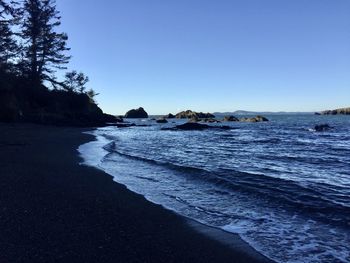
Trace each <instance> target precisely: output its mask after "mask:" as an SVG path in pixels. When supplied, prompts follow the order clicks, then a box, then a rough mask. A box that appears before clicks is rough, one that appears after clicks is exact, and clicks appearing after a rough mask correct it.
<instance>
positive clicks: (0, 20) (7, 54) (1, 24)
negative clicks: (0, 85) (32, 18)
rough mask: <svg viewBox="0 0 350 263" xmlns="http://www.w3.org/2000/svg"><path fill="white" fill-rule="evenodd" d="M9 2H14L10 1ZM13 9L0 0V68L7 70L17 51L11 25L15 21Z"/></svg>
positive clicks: (3, 70)
mask: <svg viewBox="0 0 350 263" xmlns="http://www.w3.org/2000/svg"><path fill="white" fill-rule="evenodd" d="M11 4H14V2H13V1H12V2H11ZM14 12H15V10H14V9H13V8H11V6H10V5H9V4H8V3H7V2H5V1H3V0H0V70H1V71H2V72H5V71H7V70H9V69H10V68H11V66H12V64H13V62H14V59H15V57H16V54H17V52H18V46H17V43H16V41H15V39H14V33H13V31H12V28H11V27H12V26H13V25H14V23H15V19H14Z"/></svg>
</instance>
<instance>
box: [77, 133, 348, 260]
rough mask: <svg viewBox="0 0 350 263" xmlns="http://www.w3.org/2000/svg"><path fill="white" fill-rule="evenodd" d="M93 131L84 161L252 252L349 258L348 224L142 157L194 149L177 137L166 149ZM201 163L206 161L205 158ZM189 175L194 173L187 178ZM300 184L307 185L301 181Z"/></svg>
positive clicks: (278, 257)
mask: <svg viewBox="0 0 350 263" xmlns="http://www.w3.org/2000/svg"><path fill="white" fill-rule="evenodd" d="M140 133H142V130H141V131H140ZM94 134H95V135H96V141H93V142H90V143H87V144H84V145H82V146H80V147H79V152H80V153H81V156H82V157H83V159H84V164H86V165H90V166H94V167H97V168H99V169H102V170H104V171H105V172H107V173H109V174H111V175H112V176H113V177H114V179H115V180H116V181H117V182H119V183H122V184H124V185H126V186H127V187H128V188H129V189H130V190H132V191H134V192H137V193H139V194H142V195H144V196H145V197H146V198H147V199H148V200H150V201H152V202H154V203H157V204H161V205H163V206H164V207H166V208H168V209H171V210H173V211H175V212H177V213H179V214H181V215H183V216H186V217H189V218H192V219H195V220H197V221H199V222H201V223H204V224H207V225H210V226H214V227H217V228H221V229H223V230H225V231H228V232H232V233H238V234H239V235H240V236H241V237H242V238H243V239H244V240H245V241H246V242H248V243H249V244H250V245H251V246H253V247H254V248H255V249H256V250H258V251H259V252H261V253H262V254H264V255H266V256H268V257H269V258H271V259H273V260H275V261H277V262H292V263H294V262H350V249H349V247H348V244H350V235H349V229H348V228H344V227H341V226H332V225H329V224H327V223H324V222H322V221H319V220H317V219H310V218H308V217H307V215H304V214H300V213H298V212H295V213H293V212H292V211H291V210H290V209H289V208H288V207H285V206H284V204H283V203H281V204H276V203H270V202H269V200H268V199H264V198H261V197H259V196H255V195H252V194H250V193H245V192H244V191H234V190H231V189H226V188H225V187H222V186H221V185H220V184H218V185H216V184H213V183H212V182H211V181H207V180H202V178H200V176H201V174H200V172H199V174H197V173H196V172H195V171H194V172H193V171H191V170H189V171H187V170H182V169H172V168H171V167H170V168H169V167H167V166H166V165H159V164H165V163H166V162H165V159H162V156H158V155H157V158H158V159H157V161H159V164H157V163H152V162H147V161H146V160H147V159H152V160H153V159H154V157H155V154H158V153H159V149H157V148H156V147H164V148H163V150H164V149H166V151H167V156H172V157H173V158H175V157H174V156H176V154H178V153H177V151H179V150H181V149H182V150H183V151H184V152H185V151H187V152H188V153H186V154H188V155H187V156H190V155H191V154H192V153H193V149H187V148H186V146H184V145H179V142H178V141H176V140H174V141H173V142H171V143H172V144H173V145H174V147H172V148H170V147H166V146H165V145H162V143H164V142H163V141H161V140H160V141H159V142H157V143H159V144H160V145H152V144H150V143H149V142H147V140H148V138H147V137H141V138H140V137H137V136H135V134H134V133H132V132H130V133H129V132H125V131H119V130H115V129H114V128H104V129H99V130H97V131H95V132H94ZM167 134H170V133H167ZM193 134H194V135H193ZM170 135H172V134H170ZM191 135H192V136H195V133H192V134H191ZM216 135H217V136H221V135H220V134H216ZM172 136H177V135H172ZM152 139H154V138H152ZM164 140H170V138H166V139H164ZM188 142H190V141H188ZM125 145H126V146H125ZM145 145H147V146H149V148H147V149H141V151H145V152H147V156H144V155H142V156H141V157H142V158H143V159H142V158H141V157H140V156H139V155H138V151H139V150H140V149H139V147H145ZM106 146H107V147H106ZM191 146H192V145H191ZM181 147H182V148H181ZM195 147H196V146H195ZM184 148H185V149H184ZM106 149H108V150H106ZM113 149H114V150H115V151H113ZM205 150H206V149H201V148H200V146H198V149H196V151H197V152H196V154H198V152H202V154H204V155H205V154H206V152H205ZM212 151H217V154H219V155H220V154H225V151H226V150H225V147H223V148H222V149H221V150H220V149H212ZM220 151H222V153H221V152H220ZM181 154H182V153H181ZM146 157H148V158H146ZM194 157H196V156H194ZM194 157H191V158H194ZM208 157H209V158H210V155H208ZM138 158H139V159H138ZM189 158H190V157H189ZM140 160H145V161H140ZM208 160H210V159H208ZM175 161H177V162H178V163H179V160H175ZM202 163H203V165H205V161H202ZM225 165H226V164H225ZM189 173H194V174H192V175H191V176H190V175H189ZM279 177H280V175H279V174H278V175H276V178H279ZM282 179H283V178H282ZM295 180H296V179H295ZM344 180H346V179H344ZM299 183H300V184H301V185H303V184H304V186H303V187H307V186H308V184H307V183H306V182H305V181H301V182H299Z"/></svg>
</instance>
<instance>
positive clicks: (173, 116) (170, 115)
mask: <svg viewBox="0 0 350 263" xmlns="http://www.w3.org/2000/svg"><path fill="white" fill-rule="evenodd" d="M163 118H166V119H175V115H173V114H171V113H169V114H168V115H165V116H164V117H163Z"/></svg>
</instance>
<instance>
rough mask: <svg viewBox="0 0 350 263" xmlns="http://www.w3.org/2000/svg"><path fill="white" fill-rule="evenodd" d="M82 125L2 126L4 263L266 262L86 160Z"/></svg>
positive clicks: (0, 246)
mask: <svg viewBox="0 0 350 263" xmlns="http://www.w3.org/2000/svg"><path fill="white" fill-rule="evenodd" d="M82 131H83V130H82V129H77V128H56V127H45V126H36V125H30V124H16V125H9V124H0V257H1V259H0V261H1V262H4V263H5V262H264V261H265V259H264V258H263V257H259V256H258V254H255V253H252V252H249V250H246V249H242V247H241V246H239V245H235V244H233V245H232V244H231V246H229V245H228V244H223V243H222V242H219V241H218V240H217V239H215V238H213V237H215V236H217V233H216V232H215V231H212V230H209V228H208V229H207V230H205V227H203V229H204V231H205V232H208V233H209V236H210V237H208V235H205V234H203V233H200V231H199V232H198V231H196V230H195V228H200V227H195V228H194V227H191V226H190V225H189V224H187V223H186V220H185V219H184V218H182V217H180V216H178V215H176V214H174V213H173V212H171V211H167V210H165V209H164V208H162V207H160V206H158V205H154V204H152V203H150V202H148V201H147V200H145V199H144V198H143V197H142V196H140V195H137V194H134V193H132V192H130V191H129V190H127V189H126V188H125V187H124V186H122V185H119V184H117V183H115V182H113V180H112V177H110V176H109V175H107V174H105V173H104V172H102V171H99V170H96V169H94V168H90V167H86V166H82V165H79V161H80V159H79V156H78V153H77V150H76V149H77V148H78V146H79V145H81V144H83V143H84V142H87V141H89V140H92V139H93V137H92V136H90V135H86V134H83V133H82ZM203 229H202V230H203ZM220 238H221V237H220Z"/></svg>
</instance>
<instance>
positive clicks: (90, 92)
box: [86, 89, 99, 104]
mask: <svg viewBox="0 0 350 263" xmlns="http://www.w3.org/2000/svg"><path fill="white" fill-rule="evenodd" d="M86 95H88V97H89V98H90V102H91V103H94V104H97V103H96V100H95V97H96V96H98V95H99V93H96V92H95V91H94V90H93V89H89V90H88V91H87V92H86Z"/></svg>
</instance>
